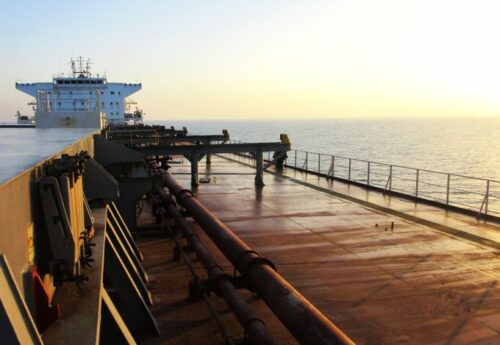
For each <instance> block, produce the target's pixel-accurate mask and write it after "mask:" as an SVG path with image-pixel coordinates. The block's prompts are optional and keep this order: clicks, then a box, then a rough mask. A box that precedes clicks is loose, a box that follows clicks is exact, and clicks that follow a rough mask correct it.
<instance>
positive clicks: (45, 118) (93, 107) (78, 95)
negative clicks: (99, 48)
mask: <svg viewBox="0 0 500 345" xmlns="http://www.w3.org/2000/svg"><path fill="white" fill-rule="evenodd" d="M71 70H72V72H71V75H70V76H64V75H59V76H57V77H54V78H53V80H52V82H41V83H16V89H18V90H20V91H22V92H25V93H27V94H28V95H30V96H33V97H34V98H35V100H34V101H33V102H30V103H29V104H30V105H33V109H34V110H35V121H36V125H37V127H42V128H52V127H78V128H101V127H103V126H105V125H106V124H138V123H142V115H143V114H142V111H141V110H139V109H137V108H135V110H134V111H132V110H131V107H132V106H133V105H135V102H133V101H131V100H129V99H127V97H128V96H130V95H132V94H134V93H136V92H137V91H139V90H141V88H142V85H141V84H140V83H109V82H108V81H107V79H106V77H105V76H99V75H97V76H93V75H92V74H91V72H90V61H88V60H87V61H84V60H83V59H82V58H81V57H80V58H79V59H78V60H76V61H75V60H71Z"/></svg>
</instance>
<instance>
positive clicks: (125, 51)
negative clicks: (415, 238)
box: [0, 0, 500, 121]
mask: <svg viewBox="0 0 500 345" xmlns="http://www.w3.org/2000/svg"><path fill="white" fill-rule="evenodd" d="M499 13H500V1H498V0H489V1H486V0H474V1H461V0H455V1H451V0H432V1H427V0H418V1H410V0H408V1H405V0H378V1H373V0H365V1H362V0H359V1H355V0H354V1H348V0H339V1H336V0H329V1H293V0H286V1H285V0H283V1H281V0H274V1H270V0H266V1H264V0H252V1H216V0H214V1H208V0H203V1H187V0H183V1H180V0H179V1H83V2H70V1H17V2H12V1H10V2H9V3H8V4H3V5H2V16H1V17H2V20H1V21H0V44H1V47H2V53H1V54H0V69H1V78H0V121H14V120H15V119H14V117H13V114H14V113H15V112H16V110H21V111H22V112H23V113H27V114H31V111H30V107H29V106H27V105H26V103H28V102H29V101H30V97H29V96H27V95H24V94H22V93H21V92H19V91H17V90H15V87H14V84H15V82H16V81H19V82H41V81H51V78H52V76H53V74H54V73H60V72H66V73H67V72H68V71H69V64H68V62H69V59H70V58H71V57H76V56H79V55H82V56H84V57H88V58H90V59H91V60H92V61H93V72H94V73H103V72H106V74H107V77H108V80H109V81H116V82H142V84H143V90H142V91H140V92H139V93H138V94H136V95H135V96H133V99H134V100H136V101H138V102H139V104H140V107H141V108H143V109H144V111H145V113H146V114H147V118H148V119H149V120H152V119H200V118H204V119H207V118H208V119H210V118H213V119H220V118H226V119H227V118H234V119H244V118H263V119H267V118H306V117H314V118H338V117H365V116H371V117H375V116H383V117H387V116H401V117H403V116H411V117H415V116H496V117H500V20H499V19H498V15H499Z"/></svg>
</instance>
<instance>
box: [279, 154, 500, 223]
mask: <svg viewBox="0 0 500 345" xmlns="http://www.w3.org/2000/svg"><path fill="white" fill-rule="evenodd" d="M286 166H288V167H293V168H297V169H300V170H304V171H307V172H311V173H315V174H317V175H321V176H325V177H327V178H332V179H338V180H343V181H347V182H351V183H356V184H358V185H364V186H367V187H372V188H375V189H379V190H381V191H382V192H384V193H389V192H390V193H398V194H402V195H404V196H408V197H411V198H414V199H415V200H426V201H431V202H435V203H439V204H442V205H445V206H452V207H456V208H460V209H465V210H468V211H472V212H477V215H478V216H481V215H491V216H495V217H499V216H500V181H496V180H491V179H484V178H478V177H472V176H465V175H459V174H452V173H444V172H439V171H433V170H428V169H418V168H413V167H407V166H401V165H395V164H387V163H380V162H374V161H368V160H362V159H355V158H350V157H343V156H336V155H329V154H324V153H319V152H310V151H302V150H292V151H290V152H289V153H288V159H287V161H286Z"/></svg>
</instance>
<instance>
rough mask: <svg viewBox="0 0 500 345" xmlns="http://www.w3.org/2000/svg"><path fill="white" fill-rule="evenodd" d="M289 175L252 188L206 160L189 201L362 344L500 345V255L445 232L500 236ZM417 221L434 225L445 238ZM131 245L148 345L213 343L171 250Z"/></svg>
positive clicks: (184, 178)
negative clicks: (142, 279) (147, 294)
mask: <svg viewBox="0 0 500 345" xmlns="http://www.w3.org/2000/svg"><path fill="white" fill-rule="evenodd" d="M189 171H190V170H189V165H188V163H187V162H186V163H185V164H181V165H173V166H172V168H171V172H172V173H174V174H175V177H176V178H177V179H178V181H179V182H180V183H181V184H183V185H184V186H186V187H188V186H189V183H190V175H189ZM207 173H208V174H207ZM286 174H287V175H288V177H289V178H284V177H280V176H276V175H272V174H265V176H264V182H265V184H266V186H265V187H264V188H257V187H255V186H254V177H255V175H254V169H253V168H251V167H248V166H245V165H242V164H240V163H236V162H233V161H230V160H227V159H225V158H221V157H213V158H212V165H211V167H210V168H209V169H207V168H206V167H205V166H204V165H202V164H200V177H204V175H207V176H208V177H210V178H211V182H210V183H206V184H201V185H200V186H199V187H198V188H197V190H196V194H197V196H198V198H199V199H200V200H201V201H202V202H203V203H204V204H205V205H206V206H207V207H208V208H209V209H210V210H211V211H212V212H213V213H214V214H215V215H217V216H218V217H219V218H220V219H221V220H222V221H223V222H224V223H225V224H226V225H228V226H229V227H230V228H231V229H232V230H233V231H234V232H235V233H236V234H237V235H238V236H240V237H241V238H242V239H243V240H244V241H245V242H247V243H248V244H249V245H250V246H251V247H252V248H253V249H255V250H257V251H258V252H259V253H260V254H261V255H263V256H266V257H268V258H269V259H271V260H272V261H273V262H274V263H275V264H276V266H277V269H278V272H279V273H280V274H282V275H283V276H284V277H285V278H286V279H287V280H288V281H289V282H290V283H291V284H292V285H293V286H294V287H295V288H297V289H298V290H299V291H300V292H301V293H302V294H303V295H304V296H305V297H306V298H308V299H309V300H310V301H311V302H312V303H313V304H314V305H315V306H316V307H318V309H320V310H321V311H322V312H323V313H324V314H325V315H326V316H328V317H329V318H330V319H331V320H332V321H334V322H335V324H336V325H338V326H339V327H340V328H341V329H342V330H343V331H344V332H346V333H347V335H348V336H349V337H351V338H352V339H353V340H354V341H356V342H357V343H359V344H447V345H448V344H498V343H500V335H499V332H500V290H499V286H498V285H499V279H500V272H499V268H500V260H499V257H498V250H497V249H495V248H492V247H491V246H485V245H482V244H480V243H476V242H474V241H472V240H470V238H467V237H464V238H462V237H459V236H453V235H450V232H449V231H448V232H447V231H443V229H445V228H453V227H456V228H457V229H461V230H467V231H468V232H470V233H473V232H474V231H477V233H479V234H482V233H486V234H487V236H485V237H488V239H489V240H490V241H493V242H494V241H495V232H496V231H498V230H500V227H498V226H496V225H494V224H493V225H492V224H485V223H479V222H475V221H473V220H471V219H468V218H467V217H465V216H460V215H456V216H452V215H449V214H448V215H446V216H442V214H444V211H442V210H439V209H436V208H433V207H430V206H425V207H418V208H417V207H416V206H415V205H414V204H413V203H411V202H408V201H404V200H399V199H396V198H392V200H387V199H386V198H380V196H377V194H376V193H373V192H372V195H371V196H370V197H369V196H368V195H367V194H366V193H365V195H363V192H362V191H360V190H358V189H356V188H353V189H352V190H351V189H349V188H347V187H346V186H345V185H342V184H341V183H336V185H335V186H333V185H332V184H328V183H326V182H324V181H323V180H321V179H319V178H318V177H315V176H314V177H311V176H308V175H305V174H302V173H298V172H294V171H287V173H286ZM298 181H302V182H306V183H298ZM314 186H316V187H318V186H319V187H321V188H314ZM328 190H331V191H334V192H335V193H343V194H344V195H347V196H349V195H350V196H352V195H355V196H356V195H357V196H358V197H359V196H360V195H363V198H364V199H365V200H369V201H370V202H371V203H372V204H373V205H375V206H377V205H378V206H383V207H386V208H387V207H388V206H391V209H394V208H396V210H397V211H398V212H399V213H398V212H392V211H391V210H390V209H389V208H387V212H386V211H384V208H383V207H370V204H369V203H359V202H356V201H353V200H349V198H345V197H341V196H339V195H336V194H335V193H328V192H327V191H328ZM405 214H407V215H412V216H413V218H412V217H405V216H404V215H405ZM415 217H416V218H415ZM418 219H422V220H428V219H431V220H432V223H433V224H438V225H439V224H441V225H443V226H444V227H445V228H443V229H440V228H439V226H432V224H431V226H429V225H428V224H429V222H426V221H422V222H419V221H418ZM153 221H154V220H153V219H151V218H150V217H149V216H148V212H147V210H146V211H145V212H143V215H142V216H141V219H140V224H141V225H143V226H146V227H147V226H149V224H151V223H153ZM193 228H195V230H197V232H198V234H199V235H200V237H201V238H202V240H203V242H204V243H205V244H206V245H207V247H209V248H210V249H211V250H212V251H213V253H214V255H215V257H216V259H217V261H219V262H221V263H224V264H225V266H224V268H225V270H226V271H227V272H232V268H231V266H230V265H229V263H228V262H227V260H225V259H224V257H223V256H222V254H220V252H218V250H217V249H216V247H215V246H214V245H213V244H211V243H210V240H209V239H208V238H207V237H206V236H204V234H203V232H202V231H201V230H200V229H199V227H197V226H196V225H195V224H194V223H193ZM139 243H140V247H141V249H142V251H143V253H144V255H145V262H144V266H145V268H146V269H147V271H148V273H149V275H150V278H151V282H150V285H149V287H150V291H151V293H152V294H153V296H155V297H154V298H155V306H154V307H153V312H154V314H155V317H156V318H157V320H158V322H159V325H160V329H161V331H162V335H161V338H159V339H154V340H152V343H160V344H220V343H221V337H220V334H219V333H220V331H219V329H218V328H217V326H216V323H215V322H214V320H213V319H212V318H211V316H210V313H209V311H208V309H207V307H206V305H205V304H203V302H189V301H188V300H187V299H186V297H187V293H188V289H187V286H188V283H189V281H190V280H191V276H190V273H189V271H188V270H187V268H186V266H185V265H184V264H183V263H182V262H175V261H173V259H172V249H173V244H172V243H171V241H170V240H168V239H166V238H164V237H158V236H157V235H151V236H147V233H143V235H142V236H141V240H140V241H139ZM194 264H195V267H196V268H197V271H198V272H199V274H200V276H204V273H203V270H202V269H201V268H200V267H198V266H199V265H197V263H196V262H195V263H194ZM244 294H245V297H246V298H247V299H248V300H249V301H250V302H251V305H252V307H253V308H255V310H256V311H257V313H258V315H259V316H260V317H261V318H262V319H263V320H264V321H265V323H266V325H268V327H269V328H270V330H271V332H272V333H273V335H274V336H275V338H276V340H277V341H278V343H280V344H295V340H294V339H293V338H292V337H291V335H290V334H289V333H288V331H287V330H286V329H285V328H284V327H283V326H282V325H281V324H280V322H279V321H278V320H277V319H276V317H275V316H273V314H272V313H271V312H270V311H269V310H268V309H267V307H266V306H265V304H264V303H263V302H262V301H261V300H258V299H256V298H255V296H253V295H251V294H250V293H248V292H244ZM210 299H211V301H212V302H213V303H214V307H215V309H216V310H217V311H218V312H219V315H220V317H221V320H222V322H223V324H224V326H225V327H226V331H227V333H228V334H229V335H230V336H232V337H233V338H238V337H240V338H241V337H242V336H243V335H242V334H241V333H242V331H241V327H240V326H239V325H238V324H237V322H236V319H235V317H234V316H233V315H232V314H231V313H230V312H229V310H228V309H227V307H226V306H225V304H224V303H223V302H222V301H221V300H220V299H218V298H217V297H216V296H213V295H212V296H211V297H210Z"/></svg>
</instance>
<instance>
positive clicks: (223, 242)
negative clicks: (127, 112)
mask: <svg viewBox="0 0 500 345" xmlns="http://www.w3.org/2000/svg"><path fill="white" fill-rule="evenodd" d="M163 183H164V185H165V186H166V187H167V188H168V189H169V191H170V192H171V193H172V194H173V195H174V196H175V198H176V200H177V202H178V203H179V204H180V205H182V206H183V207H184V208H186V209H187V210H188V211H189V212H190V215H191V216H192V217H193V218H194V219H195V220H196V222H197V223H198V224H199V225H200V226H201V227H202V229H203V230H204V231H205V233H206V234H207V235H208V236H209V237H210V239H211V240H212V241H213V242H214V243H215V245H216V246H217V247H218V248H219V249H220V250H221V252H222V253H223V254H224V255H225V256H226V257H227V258H228V259H229V261H231V263H232V264H233V265H234V267H235V268H236V269H237V270H238V271H239V272H240V273H241V275H242V276H243V277H244V278H245V279H246V281H247V283H248V284H249V285H250V287H251V288H252V289H254V290H255V291H256V292H257V293H258V294H259V296H261V297H262V299H263V300H264V301H265V302H266V304H267V305H268V306H269V308H270V309H271V310H272V311H273V312H274V314H275V315H276V316H277V317H278V318H279V319H280V320H281V322H282V323H283V325H285V327H286V328H287V329H288V330H289V331H290V333H292V334H293V336H294V337H295V338H296V339H297V340H298V341H299V342H300V343H301V344H354V342H353V341H352V340H351V339H349V337H348V336H347V335H345V334H344V333H343V332H342V331H341V330H340V329H339V328H338V327H337V326H336V325H334V324H333V323H332V322H331V321H330V320H328V319H327V318H326V316H324V315H323V314H322V313H321V312H320V311H319V310H318V309H316V307H314V306H313V305H312V304H311V303H310V302H309V301H308V300H307V299H306V298H305V297H304V296H302V295H301V294H300V293H299V292H298V291H297V290H295V288H293V286H291V285H290V284H289V283H288V282H287V281H286V280H285V279H284V278H283V277H282V276H281V275H280V274H278V273H277V272H276V271H275V269H274V267H273V265H272V263H271V262H270V261H269V260H267V259H265V258H263V257H261V256H260V255H259V254H257V253H256V252H255V251H253V250H252V249H251V248H250V247H249V246H248V245H247V244H246V243H245V242H243V241H242V240H241V239H240V238H239V237H238V236H236V235H235V234H234V233H233V232H232V231H231V230H230V229H229V228H228V227H227V226H226V225H224V224H223V223H222V222H221V221H220V220H219V219H218V218H217V217H216V216H214V215H213V214H212V213H211V212H210V211H209V210H208V209H207V208H206V207H205V206H204V205H203V204H202V203H201V202H200V201H198V200H197V199H196V198H195V197H194V196H193V194H192V193H191V191H189V190H186V189H184V188H183V187H182V186H180V185H179V184H178V183H177V181H176V180H175V178H174V177H173V176H172V175H170V174H169V173H167V172H163Z"/></svg>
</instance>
